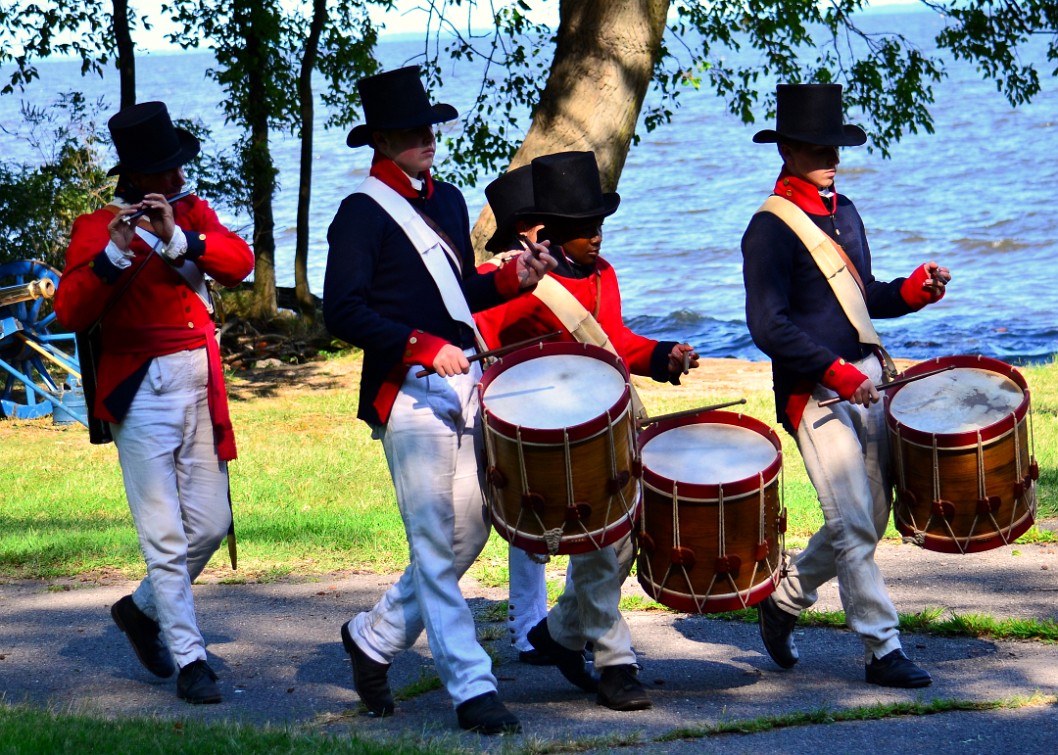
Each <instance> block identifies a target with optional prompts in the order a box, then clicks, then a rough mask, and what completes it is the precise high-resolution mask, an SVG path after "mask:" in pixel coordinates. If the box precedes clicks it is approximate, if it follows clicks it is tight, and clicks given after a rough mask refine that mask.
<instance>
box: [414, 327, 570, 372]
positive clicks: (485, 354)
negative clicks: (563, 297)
mask: <svg viewBox="0 0 1058 755" xmlns="http://www.w3.org/2000/svg"><path fill="white" fill-rule="evenodd" d="M561 334H562V331H561V330H556V331H554V332H553V333H545V334H544V335H542V336H533V337H532V338H526V339H525V340H524V341H519V342H518V343H512V344H510V345H508V346H500V347H499V348H498V349H489V350H488V351H480V352H478V353H477V354H474V355H473V356H469V357H467V361H468V362H480V361H481V360H482V359H488V358H489V357H498V356H501V355H503V354H506V353H508V352H511V351H514V350H515V349H520V348H522V347H523V346H532V345H533V344H534V343H540V342H541V341H546V340H547V339H548V338H554V337H555V336H557V335H561ZM435 372H437V370H435V369H434V368H433V367H424V368H423V369H421V370H419V371H418V372H416V373H415V377H417V378H421V377H426V376H427V375H433V374H434V373H435Z"/></svg>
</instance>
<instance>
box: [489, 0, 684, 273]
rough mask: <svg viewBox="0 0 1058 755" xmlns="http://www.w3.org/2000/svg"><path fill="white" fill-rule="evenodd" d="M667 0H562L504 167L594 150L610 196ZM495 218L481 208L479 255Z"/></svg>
mask: <svg viewBox="0 0 1058 755" xmlns="http://www.w3.org/2000/svg"><path fill="white" fill-rule="evenodd" d="M668 9H669V0H627V1H626V2H619V3H615V2H611V0H562V2H561V4H560V6H559V26H558V35H557V39H556V44H555V58H554V60H553V62H552V64H551V73H550V75H549V76H548V79H547V84H546V86H545V87H544V91H543V93H542V94H541V95H540V104H539V106H538V107H537V110H536V113H535V115H534V116H533V123H532V125H531V126H530V127H529V133H528V134H526V137H525V141H524V142H523V143H522V146H521V148H520V149H519V150H518V152H517V153H516V154H515V156H514V159H513V160H512V161H511V166H510V167H511V168H516V167H518V166H520V165H525V164H527V163H529V162H530V161H532V159H533V158H534V157H539V156H540V155H547V154H551V153H553V152H565V151H567V150H585V151H588V150H590V151H593V152H595V156H596V159H597V160H598V161H599V172H600V174H601V176H602V188H603V191H614V190H615V189H616V188H617V181H618V179H619V178H620V176H621V170H622V169H623V168H624V164H625V158H626V157H627V156H628V150H629V147H630V146H631V143H632V136H633V134H634V133H635V129H636V123H637V122H638V120H639V111H640V109H641V108H642V106H643V99H644V98H645V97H646V92H647V87H648V86H649V84H650V81H651V79H652V78H653V75H654V61H655V58H656V57H657V54H658V50H659V49H660V45H661V38H662V35H663V34H664V33H665V17H666V14H667V13H668ZM495 226H496V220H495V218H494V217H493V215H492V210H491V209H489V207H488V206H487V205H486V207H485V208H484V209H483V210H482V212H481V215H480V216H479V217H478V220H477V223H476V224H475V225H474V230H473V232H472V234H471V238H472V240H473V242H474V248H475V250H477V252H478V254H481V253H482V252H483V250H484V248H485V242H486V241H487V240H488V239H489V237H490V236H491V235H492V233H493V231H494V229H495Z"/></svg>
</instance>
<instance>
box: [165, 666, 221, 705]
mask: <svg viewBox="0 0 1058 755" xmlns="http://www.w3.org/2000/svg"><path fill="white" fill-rule="evenodd" d="M176 696H177V697H179V698H180V699H181V700H187V702H189V703H191V704H192V705H209V704H212V703H219V702H220V701H221V696H220V688H219V687H218V686H217V675H216V674H214V673H213V669H211V668H210V667H209V664H208V663H206V662H205V661H191V663H189V664H187V665H186V666H184V667H183V668H182V669H180V676H178V677H176Z"/></svg>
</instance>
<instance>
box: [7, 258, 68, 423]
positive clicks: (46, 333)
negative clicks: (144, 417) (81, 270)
mask: <svg viewBox="0 0 1058 755" xmlns="http://www.w3.org/2000/svg"><path fill="white" fill-rule="evenodd" d="M60 277H61V275H60V273H59V271H58V270H56V269H55V268H53V267H51V266H50V265H47V264H45V263H43V262H40V261H38V260H17V261H14V262H6V263H3V264H0V417H3V418H17V419H32V418H37V417H46V416H48V415H52V416H53V418H54V421H55V422H56V423H67V424H68V423H72V422H80V423H81V424H83V425H87V424H88V417H87V410H86V407H85V400H84V391H83V389H82V384H81V373H80V362H79V359H78V353H77V344H76V340H75V338H74V334H73V333H61V332H52V327H53V324H54V321H55V313H54V311H53V310H52V304H51V299H52V297H53V296H54V295H55V290H56V289H57V288H58V286H59V279H60Z"/></svg>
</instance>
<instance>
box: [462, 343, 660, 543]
mask: <svg viewBox="0 0 1058 755" xmlns="http://www.w3.org/2000/svg"><path fill="white" fill-rule="evenodd" d="M478 390H479V393H480V396H481V415H482V429H483V433H482V434H483V436H484V441H485V455H486V472H485V478H486V493H487V495H486V497H487V499H488V504H489V511H490V513H491V516H492V521H493V523H494V524H495V525H496V530H497V531H498V532H499V533H500V535H501V536H502V537H504V538H505V539H506V540H508V541H510V542H511V543H512V544H513V545H516V546H517V547H519V548H522V549H524V550H526V551H529V552H530V553H550V554H556V553H559V554H571V553H584V552H587V551H590V550H594V549H597V548H603V547H605V546H607V545H610V544H612V543H614V542H616V541H617V540H618V539H620V538H621V537H623V536H624V535H626V534H628V533H629V532H631V530H632V524H633V522H634V521H635V517H636V511H637V508H638V504H639V475H638V470H637V469H636V468H635V465H634V461H635V454H636V445H635V422H634V418H633V416H632V409H631V388H630V386H629V383H628V372H627V371H626V370H625V367H624V363H623V362H622V361H621V359H620V358H619V357H618V356H616V355H615V354H611V353H610V352H608V351H606V350H605V349H601V348H599V347H597V346H592V345H589V344H581V343H541V344H537V345H535V346H529V347H527V348H524V349H519V350H518V351H515V352H513V353H511V354H508V355H506V356H504V357H503V358H501V359H499V360H498V361H497V362H496V363H495V364H494V365H492V366H491V367H489V368H488V370H486V371H485V374H484V375H483V376H482V378H481V382H480V384H479V385H478Z"/></svg>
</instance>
